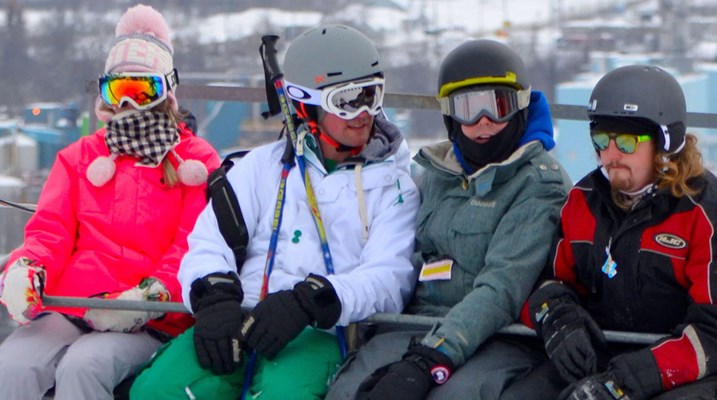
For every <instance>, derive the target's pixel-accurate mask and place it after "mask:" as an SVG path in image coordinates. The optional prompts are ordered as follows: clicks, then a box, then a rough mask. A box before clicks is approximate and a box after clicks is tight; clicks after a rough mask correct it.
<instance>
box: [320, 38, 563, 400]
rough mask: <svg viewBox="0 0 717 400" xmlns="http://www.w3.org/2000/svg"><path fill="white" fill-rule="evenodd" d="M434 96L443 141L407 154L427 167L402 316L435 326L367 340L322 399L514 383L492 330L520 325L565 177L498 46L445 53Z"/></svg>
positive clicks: (473, 393)
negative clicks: (436, 320) (499, 365)
mask: <svg viewBox="0 0 717 400" xmlns="http://www.w3.org/2000/svg"><path fill="white" fill-rule="evenodd" d="M438 100H439V102H440V103H441V110H442V113H443V115H444V120H445V124H446V127H447V130H448V139H449V140H448V141H444V142H440V143H437V144H434V145H430V146H427V147H424V148H422V149H421V150H420V151H419V153H418V154H417V156H416V157H415V160H416V161H417V162H418V164H420V165H421V166H422V167H424V172H423V175H422V178H421V184H420V193H421V207H420V209H419V213H418V217H417V218H418V228H417V232H416V240H417V242H416V250H415V252H414V254H413V258H412V261H413V265H414V267H415V268H416V269H417V270H420V273H419V282H418V284H417V287H416V291H415V293H414V295H413V297H412V300H411V302H410V303H409V305H408V306H407V309H406V311H407V312H408V313H411V314H418V315H427V316H433V317H442V318H443V322H442V323H441V324H439V325H437V326H434V327H433V328H432V329H431V330H430V331H428V332H426V331H407V330H393V331H389V332H381V333H380V334H377V335H375V336H374V337H373V338H372V339H370V341H369V342H368V343H367V344H366V345H364V346H363V347H362V348H361V349H360V350H359V351H358V353H357V356H356V357H355V358H354V359H353V360H349V361H348V362H347V363H346V364H345V365H344V366H343V368H342V371H341V372H340V374H339V375H338V377H337V378H336V380H335V381H334V383H333V384H332V386H331V388H330V390H329V393H328V396H327V399H329V400H334V399H350V398H359V399H421V398H436V399H438V398H441V399H443V398H480V399H483V400H486V399H492V398H497V397H498V395H499V394H500V390H499V389H500V388H501V387H503V386H506V385H507V383H504V384H501V379H505V380H508V379H510V377H511V376H512V374H510V373H508V372H507V371H508V369H509V368H510V364H509V361H508V362H505V363H503V364H504V365H505V368H506V371H505V373H502V371H501V370H500V369H496V368H495V364H494V363H491V361H493V362H495V360H498V359H499V358H500V357H501V354H500V351H499V350H500V349H501V348H503V347H506V348H507V347H508V346H507V344H506V345H503V344H502V341H505V340H512V339H505V338H499V337H494V335H495V333H496V332H497V331H498V330H499V329H501V328H503V327H505V326H507V325H509V324H511V323H513V322H514V321H515V320H516V319H517V318H518V316H519V313H520V309H521V306H522V304H523V302H524V301H525V300H526V298H527V296H528V295H529V294H530V292H531V290H532V288H533V285H534V283H535V281H536V280H537V278H538V276H539V274H540V272H541V270H542V267H543V265H544V264H545V262H546V260H547V257H548V253H549V250H550V244H551V242H552V239H553V237H554V236H555V234H556V231H557V223H558V217H559V213H560V208H561V206H562V205H563V203H564V201H565V199H566V196H567V193H568V191H569V189H570V186H571V184H570V180H569V178H568V176H567V174H566V173H565V171H564V169H563V168H562V167H561V166H560V164H559V163H558V162H557V161H556V160H555V159H554V158H553V157H552V156H551V155H550V154H549V153H548V151H549V150H550V149H552V148H553V147H554V146H555V142H554V140H553V129H552V121H551V117H550V111H549V108H548V104H547V101H546V99H545V97H544V96H543V94H542V93H540V92H531V88H530V83H529V81H528V80H527V78H526V71H525V65H524V63H523V61H522V59H521V58H520V57H519V56H518V55H517V54H516V53H515V52H514V51H513V50H511V49H510V48H508V47H507V46H505V45H503V44H501V43H498V42H495V41H490V40H474V41H469V42H466V43H463V44H462V45H460V46H459V47H457V48H456V49H454V50H453V51H452V52H450V53H449V54H448V55H447V56H446V58H445V59H444V61H443V63H442V65H441V68H440V71H439V80H438ZM492 338H493V339H492ZM479 346H480V347H479ZM496 387H497V388H498V390H493V389H494V388H496Z"/></svg>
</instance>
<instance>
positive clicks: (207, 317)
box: [189, 273, 244, 375]
mask: <svg viewBox="0 0 717 400" xmlns="http://www.w3.org/2000/svg"><path fill="white" fill-rule="evenodd" d="M243 299H244V292H243V291H242V288H241V283H240V282H239V279H238V278H237V277H236V276H234V275H231V274H223V273H214V274H210V275H207V276H205V277H204V278H201V279H197V280H196V281H194V282H193V283H192V288H191V290H190V291H189V301H190V303H191V305H192V310H193V311H194V318H195V319H196V323H195V325H194V349H195V351H196V352H197V358H198V359H199V365H201V366H202V368H207V369H211V370H212V372H213V373H215V374H217V375H221V374H228V373H231V372H233V371H235V370H236V369H237V367H238V366H239V362H240V361H241V350H242V348H241V342H240V341H239V329H240V328H241V323H242V320H243V319H244V312H243V311H242V308H241V302H242V300H243Z"/></svg>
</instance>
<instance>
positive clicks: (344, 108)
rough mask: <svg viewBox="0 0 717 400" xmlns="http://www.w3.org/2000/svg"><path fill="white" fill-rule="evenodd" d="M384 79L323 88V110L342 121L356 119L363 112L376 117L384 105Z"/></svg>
mask: <svg viewBox="0 0 717 400" xmlns="http://www.w3.org/2000/svg"><path fill="white" fill-rule="evenodd" d="M383 93H384V79H383V78H378V77H376V78H372V79H370V80H366V81H358V82H349V83H343V84H339V85H336V86H330V87H327V88H323V89H322V91H321V108H323V109H324V110H325V111H327V112H330V113H332V114H334V115H337V116H339V117H341V118H342V119H346V120H349V119H354V118H356V117H357V116H358V115H359V114H361V113H362V112H363V111H366V112H368V113H369V114H371V115H376V114H378V113H379V111H380V110H381V106H382V105H383Z"/></svg>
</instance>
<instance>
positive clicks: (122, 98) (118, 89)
mask: <svg viewBox="0 0 717 400" xmlns="http://www.w3.org/2000/svg"><path fill="white" fill-rule="evenodd" d="M170 75H172V76H174V72H173V73H172V74H169V75H166V76H165V75H162V74H156V73H147V72H123V73H118V74H106V75H102V76H101V77H100V79H99V87H100V95H101V97H102V100H104V102H105V103H107V104H109V105H111V106H120V107H121V106H123V105H124V104H126V103H130V104H131V105H132V106H134V108H136V109H138V110H146V109H149V108H152V107H154V106H155V105H157V104H159V103H161V102H162V101H163V100H164V99H166V98H167V91H168V90H169V82H170ZM172 79H174V78H173V77H172ZM172 82H174V81H172Z"/></svg>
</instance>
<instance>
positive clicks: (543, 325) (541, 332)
mask: <svg viewBox="0 0 717 400" xmlns="http://www.w3.org/2000/svg"><path fill="white" fill-rule="evenodd" d="M528 305H529V309H530V317H531V319H532V320H533V324H534V325H535V328H536V331H537V333H538V336H539V337H542V338H543V342H544V345H545V351H546V352H547V353H548V357H550V360H551V361H552V362H553V364H555V367H556V368H557V370H558V372H559V373H560V376H562V377H563V379H565V380H566V381H567V382H568V383H572V382H575V381H578V380H580V379H582V378H584V377H586V376H589V375H593V374H595V373H597V371H598V370H599V369H600V367H603V368H604V366H605V364H607V362H606V361H607V359H608V357H607V341H606V340H605V335H604V334H603V333H602V330H601V329H600V327H599V326H598V324H597V323H596V322H595V320H593V318H592V317H591V316H590V314H588V312H587V311H585V309H584V308H582V307H581V306H580V305H579V304H577V303H576V300H575V299H574V298H572V296H563V297H558V298H550V299H541V293H540V291H538V292H536V294H534V295H533V296H531V298H530V299H529V300H528Z"/></svg>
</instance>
